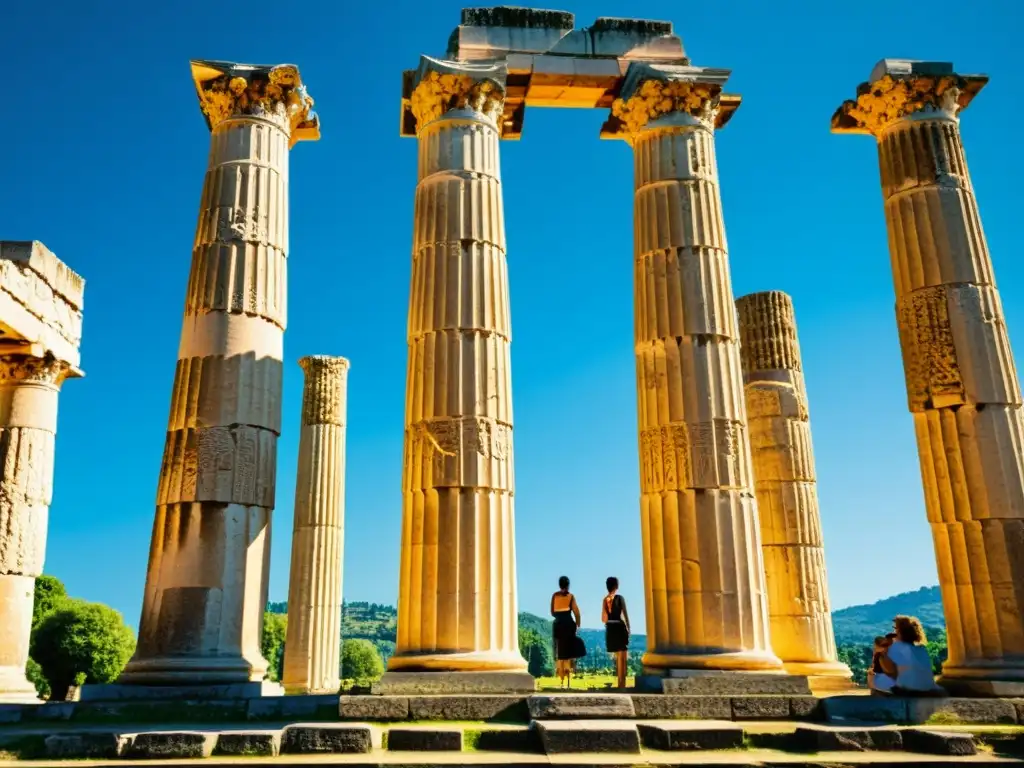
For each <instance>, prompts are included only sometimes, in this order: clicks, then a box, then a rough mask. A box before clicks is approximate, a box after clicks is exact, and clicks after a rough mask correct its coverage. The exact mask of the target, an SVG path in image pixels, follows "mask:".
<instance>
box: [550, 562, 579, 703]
mask: <svg viewBox="0 0 1024 768" xmlns="http://www.w3.org/2000/svg"><path fill="white" fill-rule="evenodd" d="M551 615H552V616H553V617H554V618H555V621H554V624H553V626H552V632H553V633H554V639H555V659H556V661H555V671H556V673H557V674H558V680H559V682H560V683H561V682H565V683H566V687H567V688H568V687H569V685H571V684H572V671H573V667H574V666H575V663H576V659H578V658H579V656H580V653H579V642H578V641H577V637H576V630H577V629H579V626H580V609H579V606H577V605H576V598H575V597H574V596H573V594H572V592H570V591H569V577H568V576H562V577H560V578H559V579H558V591H557V592H555V594H553V595H552V596H551Z"/></svg>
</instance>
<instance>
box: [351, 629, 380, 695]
mask: <svg viewBox="0 0 1024 768" xmlns="http://www.w3.org/2000/svg"><path fill="white" fill-rule="evenodd" d="M383 674H384V660H383V659H381V657H380V653H379V652H378V651H377V648H376V646H374V644H373V643H371V642H370V641H369V640H365V639H363V638H357V639H350V640H345V641H344V642H343V643H342V646H341V676H342V678H344V679H345V680H354V681H355V682H357V683H359V684H366V683H372V682H373V681H374V680H378V679H380V676H381V675H383Z"/></svg>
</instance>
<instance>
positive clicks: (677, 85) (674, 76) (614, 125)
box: [602, 62, 740, 138]
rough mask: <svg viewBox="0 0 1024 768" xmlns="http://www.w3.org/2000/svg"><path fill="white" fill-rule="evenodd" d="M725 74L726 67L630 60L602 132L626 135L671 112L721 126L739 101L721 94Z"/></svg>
mask: <svg viewBox="0 0 1024 768" xmlns="http://www.w3.org/2000/svg"><path fill="white" fill-rule="evenodd" d="M728 78H729V70H727V69H710V68H708V67H691V66H684V65H672V64H647V63H643V62H636V63H633V64H630V66H629V70H628V71H627V72H626V78H625V80H624V82H623V84H622V91H621V94H620V97H619V98H618V99H616V100H615V101H614V102H612V117H611V119H610V120H609V121H608V123H607V124H606V125H605V127H604V129H602V136H604V137H610V136H616V135H618V136H622V137H624V138H629V137H630V136H633V135H634V134H636V133H639V132H640V131H641V130H643V129H644V128H646V127H647V126H648V125H649V124H651V123H652V122H654V121H656V120H659V119H661V118H664V117H669V116H672V115H677V116H681V117H682V118H683V119H684V120H685V121H688V122H693V121H696V123H698V124H701V125H704V126H706V127H708V128H721V127H722V126H723V125H725V123H726V122H728V120H729V118H730V117H732V113H733V112H735V111H736V108H737V107H739V103H740V99H739V97H738V96H728V95H723V94H722V86H724V85H725V81H726V80H727V79H728Z"/></svg>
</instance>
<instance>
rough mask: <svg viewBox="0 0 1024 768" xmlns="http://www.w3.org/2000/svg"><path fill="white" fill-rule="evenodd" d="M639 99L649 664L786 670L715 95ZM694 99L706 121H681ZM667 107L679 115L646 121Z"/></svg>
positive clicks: (639, 311)
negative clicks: (774, 624)
mask: <svg viewBox="0 0 1024 768" xmlns="http://www.w3.org/2000/svg"><path fill="white" fill-rule="evenodd" d="M628 81H629V77H628V76H627V84H628ZM677 87H678V88H679V89H681V90H678V91H677V90H673V89H674V88H677ZM698 88H700V89H702V90H701V91H700V92H698ZM656 91H658V92H659V93H660V95H659V93H656ZM636 93H639V95H638V96H636V97H635V99H634V98H629V97H624V99H625V100H624V101H623V102H621V103H617V105H616V107H615V113H616V114H618V115H621V116H622V117H623V118H624V119H625V120H626V122H627V124H628V125H630V127H631V128H632V129H633V131H632V133H631V143H632V146H633V152H634V167H635V187H636V194H635V205H634V218H635V223H634V227H635V253H636V258H635V272H634V274H635V281H634V287H635V292H636V318H635V321H636V322H635V330H636V334H635V341H636V364H637V390H638V396H639V397H638V405H639V429H640V471H641V474H640V483H641V530H642V539H643V549H644V586H645V598H646V609H647V646H648V650H647V654H646V655H645V656H644V665H645V667H647V668H649V669H652V670H656V669H666V668H698V669H700V668H703V669H747V670H756V669H778V668H779V666H780V662H779V659H778V658H776V657H775V655H774V654H773V653H772V652H771V646H770V643H769V636H768V612H767V605H766V599H765V586H764V566H763V563H762V559H761V539H760V531H759V528H758V518H757V502H756V500H755V498H754V489H753V477H752V472H751V456H750V443H749V439H748V436H747V424H746V421H747V417H746V410H745V406H744V400H743V381H742V376H741V371H740V354H739V335H738V332H737V328H736V314H735V307H734V305H733V295H732V285H731V282H730V277H729V261H728V252H727V245H726V237H725V225H724V222H723V219H722V206H721V198H720V195H719V189H718V168H717V163H716V160H715V138H714V116H713V114H711V115H708V114H707V110H712V112H713V109H714V105H715V104H717V87H716V88H715V89H710V95H709V87H707V86H701V85H695V84H693V83H691V82H685V83H683V82H681V83H671V82H670V83H662V82H659V81H657V80H647V81H646V82H642V81H640V82H639V83H638V86H637V89H636ZM690 96H692V97H693V99H694V100H695V101H699V102H700V103H702V105H703V106H704V108H705V114H704V115H702V116H695V115H693V114H690V113H689V112H687V111H685V110H684V105H686V104H687V103H688V102H687V99H688V98H689V97H690ZM645 97H646V98H645ZM662 97H664V101H665V102H666V103H673V102H677V104H678V106H677V107H675V108H674V111H667V110H666V114H664V115H661V116H658V117H657V119H654V120H651V121H650V122H648V120H649V116H650V112H649V110H648V108H647V106H646V105H647V103H649V102H650V100H654V102H655V103H659V104H660V103H663V99H662ZM636 103H638V104H639V107H638V109H634V108H633V105H634V104H636ZM638 115H639V121H638V119H637V116H638Z"/></svg>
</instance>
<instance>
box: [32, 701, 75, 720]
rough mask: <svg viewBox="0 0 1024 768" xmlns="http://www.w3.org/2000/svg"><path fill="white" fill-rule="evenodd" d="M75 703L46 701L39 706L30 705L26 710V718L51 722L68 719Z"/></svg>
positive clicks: (73, 710) (72, 713)
mask: <svg viewBox="0 0 1024 768" xmlns="http://www.w3.org/2000/svg"><path fill="white" fill-rule="evenodd" d="M75 707H76V704H75V702H73V701H48V702H46V703H45V704H41V705H39V706H32V707H30V708H29V709H28V711H26V713H25V714H26V715H28V717H27V718H25V719H28V720H34V721H37V722H39V721H46V722H53V721H56V720H70V719H71V717H72V715H74V713H75Z"/></svg>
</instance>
